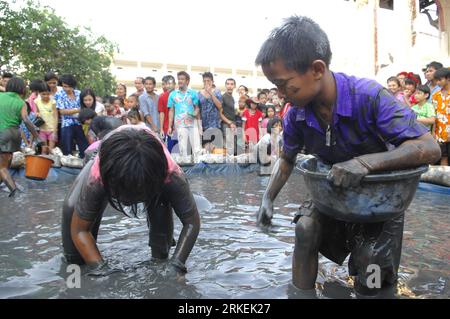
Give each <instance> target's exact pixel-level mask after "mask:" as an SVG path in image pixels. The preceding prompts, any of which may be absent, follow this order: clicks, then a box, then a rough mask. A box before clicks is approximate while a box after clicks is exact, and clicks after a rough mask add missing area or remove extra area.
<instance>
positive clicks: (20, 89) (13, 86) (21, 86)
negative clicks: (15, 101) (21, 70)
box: [5, 77, 27, 96]
mask: <svg viewBox="0 0 450 319" xmlns="http://www.w3.org/2000/svg"><path fill="white" fill-rule="evenodd" d="M5 89H6V92H14V93H17V94H19V95H22V96H24V95H25V93H26V92H27V85H26V84H25V81H24V80H23V79H22V78H19V77H13V78H11V80H9V81H8V83H7V84H6V88H5Z"/></svg>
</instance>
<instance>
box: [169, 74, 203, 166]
mask: <svg viewBox="0 0 450 319" xmlns="http://www.w3.org/2000/svg"><path fill="white" fill-rule="evenodd" d="M177 77H178V90H174V91H173V92H172V93H170V95H169V102H168V105H167V107H168V108H169V128H168V134H169V135H172V133H173V129H172V128H174V129H175V130H176V132H177V134H178V145H179V148H180V155H181V156H182V157H186V156H188V142H189V143H190V145H191V147H192V152H193V154H194V157H195V156H197V155H198V154H199V153H200V150H201V143H200V132H199V129H198V128H197V127H196V126H195V122H196V121H195V119H196V118H198V117H199V112H200V110H199V106H198V94H197V92H196V91H194V90H191V89H189V82H190V80H191V77H190V75H189V74H188V73H187V72H185V71H180V72H178V74H177ZM173 125H174V126H173Z"/></svg>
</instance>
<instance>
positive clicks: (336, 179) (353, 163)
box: [256, 16, 440, 295]
mask: <svg viewBox="0 0 450 319" xmlns="http://www.w3.org/2000/svg"><path fill="white" fill-rule="evenodd" d="M330 61H331V49H330V44H329V41H328V37H327V35H326V34H325V33H324V32H323V30H322V29H321V28H320V26H319V25H317V24H316V23H315V22H314V21H312V20H311V19H309V18H305V17H298V16H293V17H290V18H289V19H287V20H286V21H285V24H284V25H283V26H281V27H280V28H277V29H275V30H274V31H273V32H272V34H271V35H270V37H269V39H268V40H266V42H265V43H264V44H263V46H262V48H261V50H260V52H259V54H258V57H257V58H256V64H257V65H261V66H262V69H263V72H264V74H265V76H266V77H267V79H268V80H270V81H271V82H272V83H273V84H275V85H276V86H277V88H278V90H279V96H280V97H284V98H287V99H288V100H290V101H292V104H293V107H292V109H291V110H290V111H289V112H288V113H287V115H286V117H285V118H284V125H283V126H284V133H283V140H284V148H283V152H282V155H281V157H280V160H279V161H278V162H277V163H276V164H275V167H274V171H273V174H272V177H271V179H270V181H269V185H268V188H267V190H266V192H265V194H264V196H263V200H262V204H261V208H260V210H259V212H258V224H260V225H263V226H268V225H270V223H271V219H272V215H273V202H274V200H275V198H276V196H277V195H278V193H279V192H280V190H281V188H282V187H283V186H284V184H285V183H286V181H287V180H288V178H289V176H290V174H291V172H292V169H293V168H294V165H295V160H296V156H297V153H298V152H300V150H301V149H302V148H305V149H306V152H307V153H310V154H313V155H315V156H316V157H318V158H320V159H321V160H322V161H324V162H326V163H327V164H330V165H332V168H331V170H330V173H329V175H328V179H329V180H330V182H332V183H333V184H334V185H335V186H337V187H342V188H347V187H352V186H358V185H359V183H360V181H361V179H362V178H363V177H364V176H366V175H368V174H369V173H372V172H377V171H388V170H398V169H406V168H412V167H417V166H420V165H422V164H431V163H435V162H436V161H437V160H438V159H439V156H440V150H439V147H438V145H437V143H436V142H435V141H434V139H433V137H432V136H431V135H430V133H429V132H427V129H426V128H425V127H423V126H422V125H420V124H418V123H417V122H416V121H415V116H414V113H413V112H412V111H411V110H409V108H405V107H404V106H403V105H402V104H401V103H400V102H398V101H397V100H396V99H395V98H394V97H393V96H392V95H391V94H390V93H389V92H388V91H387V90H386V89H384V88H383V87H382V86H381V85H380V84H378V83H377V82H375V81H373V80H369V79H359V78H355V77H353V76H348V75H346V74H342V73H333V72H331V71H330V70H329V64H330ZM388 144H391V145H393V146H395V148H394V149H391V150H388V147H387V145H388ZM301 215H302V216H301V217H300V218H299V219H298V221H297V223H296V230H295V234H296V240H295V250H294V256H293V269H292V274H293V284H294V286H295V287H296V288H299V289H300V290H303V292H305V291H306V292H308V290H309V293H315V292H314V290H313V289H314V286H315V281H316V277H317V270H318V253H319V252H320V253H321V254H322V255H324V256H325V257H327V258H329V259H330V260H332V261H334V262H336V263H339V264H342V262H343V261H344V260H345V258H346V257H347V256H348V254H349V253H351V257H350V261H349V273H350V275H352V276H356V278H355V289H356V291H357V292H358V293H360V294H370V295H373V294H377V293H378V292H379V290H377V289H370V288H369V287H367V278H366V276H367V275H370V273H369V274H367V273H366V271H367V269H368V268H367V267H368V266H369V265H370V264H375V263H376V264H378V265H380V267H381V282H382V284H383V286H386V284H387V286H389V285H391V286H392V285H393V284H395V282H396V280H397V271H398V267H399V262H400V255H401V243H402V235H403V217H404V216H403V215H401V216H399V217H396V218H394V219H391V220H388V221H385V222H381V223H369V224H357V223H352V222H347V221H346V222H344V221H339V220H337V219H334V218H332V217H329V216H327V215H326V213H324V212H319V211H318V210H317V208H316V207H314V205H312V206H309V207H307V208H306V209H303V210H302V214H301Z"/></svg>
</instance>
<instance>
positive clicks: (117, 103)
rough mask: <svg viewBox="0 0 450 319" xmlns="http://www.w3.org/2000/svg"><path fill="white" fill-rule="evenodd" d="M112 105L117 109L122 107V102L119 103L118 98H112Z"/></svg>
mask: <svg viewBox="0 0 450 319" xmlns="http://www.w3.org/2000/svg"><path fill="white" fill-rule="evenodd" d="M113 106H114V108H116V109H117V108H120V107H122V104H121V103H120V100H114V103H113Z"/></svg>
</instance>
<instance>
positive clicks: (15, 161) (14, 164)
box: [11, 152, 25, 168]
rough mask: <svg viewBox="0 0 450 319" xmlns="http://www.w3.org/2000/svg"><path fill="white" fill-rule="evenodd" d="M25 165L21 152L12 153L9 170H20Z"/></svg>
mask: <svg viewBox="0 0 450 319" xmlns="http://www.w3.org/2000/svg"><path fill="white" fill-rule="evenodd" d="M24 165H25V155H24V154H23V153H22V152H15V153H13V157H12V160H11V168H21V167H23V166H24Z"/></svg>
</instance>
